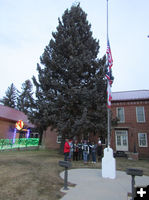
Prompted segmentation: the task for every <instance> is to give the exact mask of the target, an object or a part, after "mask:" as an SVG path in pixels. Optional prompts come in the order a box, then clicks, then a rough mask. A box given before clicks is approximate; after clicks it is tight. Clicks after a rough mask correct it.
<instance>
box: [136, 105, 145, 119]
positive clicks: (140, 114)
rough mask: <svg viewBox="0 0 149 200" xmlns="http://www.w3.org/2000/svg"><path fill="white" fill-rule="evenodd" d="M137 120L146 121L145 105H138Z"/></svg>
mask: <svg viewBox="0 0 149 200" xmlns="http://www.w3.org/2000/svg"><path fill="white" fill-rule="evenodd" d="M136 115H137V122H145V115H144V107H141V106H140V107H136Z"/></svg>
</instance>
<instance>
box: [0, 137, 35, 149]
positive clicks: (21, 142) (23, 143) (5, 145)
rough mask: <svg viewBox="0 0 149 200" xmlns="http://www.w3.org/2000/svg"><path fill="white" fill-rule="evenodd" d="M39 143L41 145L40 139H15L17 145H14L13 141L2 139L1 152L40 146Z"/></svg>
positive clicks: (0, 141)
mask: <svg viewBox="0 0 149 200" xmlns="http://www.w3.org/2000/svg"><path fill="white" fill-rule="evenodd" d="M38 143H39V138H20V139H15V143H13V139H0V150H1V149H12V148H23V147H32V146H38Z"/></svg>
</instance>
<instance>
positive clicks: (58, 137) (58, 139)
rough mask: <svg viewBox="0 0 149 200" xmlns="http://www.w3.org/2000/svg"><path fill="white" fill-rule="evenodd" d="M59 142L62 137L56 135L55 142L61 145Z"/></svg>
mask: <svg viewBox="0 0 149 200" xmlns="http://www.w3.org/2000/svg"><path fill="white" fill-rule="evenodd" d="M61 140H62V136H61V135H57V140H56V142H57V143H58V144H60V143H61Z"/></svg>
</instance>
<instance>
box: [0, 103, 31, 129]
mask: <svg viewBox="0 0 149 200" xmlns="http://www.w3.org/2000/svg"><path fill="white" fill-rule="evenodd" d="M0 118H1V119H5V120H9V121H14V122H17V121H19V120H22V121H23V122H24V124H25V125H27V126H28V127H32V128H33V127H34V125H33V124H31V123H30V122H29V121H28V118H27V115H25V114H24V113H23V112H21V111H18V110H16V109H14V108H10V107H8V106H4V105H0Z"/></svg>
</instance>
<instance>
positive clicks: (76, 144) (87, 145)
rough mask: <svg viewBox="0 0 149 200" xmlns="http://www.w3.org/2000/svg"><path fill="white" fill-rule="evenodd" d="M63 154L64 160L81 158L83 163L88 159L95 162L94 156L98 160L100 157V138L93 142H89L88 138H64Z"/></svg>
mask: <svg viewBox="0 0 149 200" xmlns="http://www.w3.org/2000/svg"><path fill="white" fill-rule="evenodd" d="M68 145H69V147H68ZM64 154H65V158H64V160H69V161H71V160H73V161H78V160H83V161H84V163H87V162H89V161H92V163H96V157H98V161H99V160H100V159H101V157H102V144H101V141H100V140H98V142H97V143H95V142H94V141H92V142H90V141H89V140H88V141H87V140H84V141H83V140H81V141H77V140H74V141H73V140H68V139H66V141H65V145H64Z"/></svg>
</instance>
